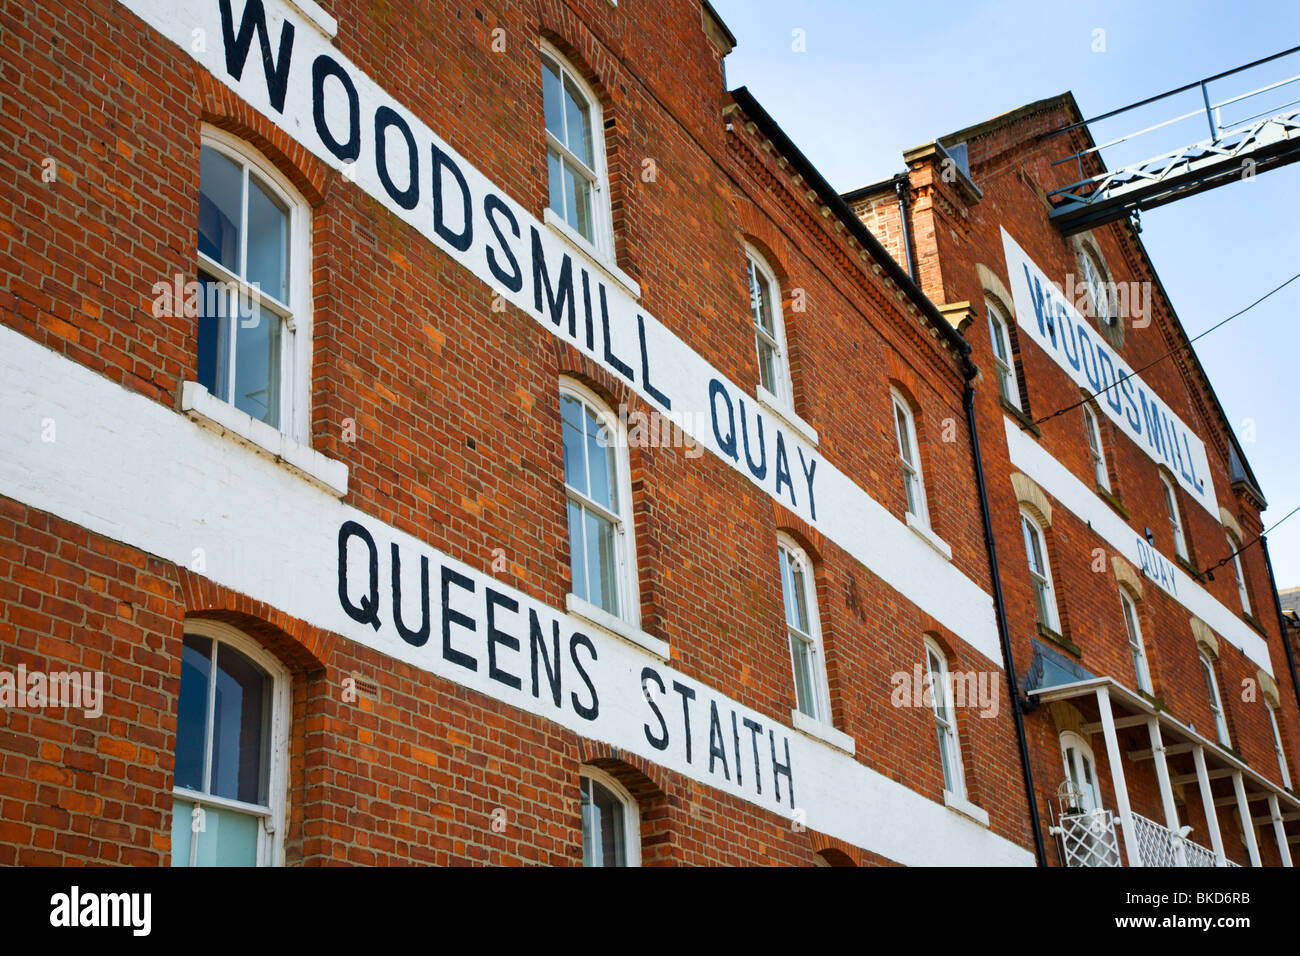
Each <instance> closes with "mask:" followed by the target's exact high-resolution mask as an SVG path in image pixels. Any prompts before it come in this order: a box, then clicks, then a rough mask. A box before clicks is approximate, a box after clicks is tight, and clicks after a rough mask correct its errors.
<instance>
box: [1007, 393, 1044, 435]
mask: <svg viewBox="0 0 1300 956" xmlns="http://www.w3.org/2000/svg"><path fill="white" fill-rule="evenodd" d="M998 401H1000V402H1001V403H1002V410H1003V411H1004V412H1006V413H1007V414H1008V415H1010V416H1011V417H1012V418H1014V419H1015V420H1016V424H1017V425H1019V426H1020V427H1021V429H1022V430H1024V431H1027V432H1029V434H1031V435H1033V436H1034V437H1035V438H1042V437H1043V430H1042V429H1041V428H1039V427H1038V426H1037V425H1035V424H1034V420H1033V419H1032V418H1030V417H1029V416H1028V415H1026V414H1025V413H1024V412H1022V411H1021V410H1020V409H1019V408H1017V407H1016V406H1014V405H1012V404H1011V403H1010V402H1008V401H1007V400H1006V399H1005V398H1003V397H1002V396H1001V395H999V396H998Z"/></svg>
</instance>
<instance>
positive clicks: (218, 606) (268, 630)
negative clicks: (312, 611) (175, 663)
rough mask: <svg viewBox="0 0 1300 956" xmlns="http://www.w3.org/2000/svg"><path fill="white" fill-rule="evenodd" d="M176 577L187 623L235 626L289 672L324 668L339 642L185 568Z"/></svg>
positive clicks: (319, 630) (336, 638)
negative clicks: (199, 621)
mask: <svg viewBox="0 0 1300 956" xmlns="http://www.w3.org/2000/svg"><path fill="white" fill-rule="evenodd" d="M179 577H180V582H179V583H180V589H181V595H182V598H183V601H184V606H185V617H186V619H187V620H191V619H203V620H210V621H221V622H223V623H226V624H229V625H231V626H232V627H236V628H238V629H239V630H240V631H242V632H243V633H245V634H247V635H248V636H249V637H250V638H252V639H253V640H255V641H257V642H258V643H259V644H261V645H262V646H263V647H265V648H266V649H267V650H268V651H270V652H271V653H272V654H274V655H275V656H276V657H277V658H278V659H279V660H280V661H281V662H282V663H283V664H284V665H285V666H286V667H287V668H288V669H289V670H290V671H291V672H295V673H298V672H301V673H311V672H314V671H322V670H324V669H325V667H326V662H327V661H329V660H330V658H331V656H332V654H333V651H334V645H335V643H336V641H337V640H339V638H338V636H337V635H335V634H334V633H332V632H330V631H326V630H324V629H323V628H319V627H316V626H314V625H311V624H308V623H306V622H305V621H302V620H299V619H298V618H293V617H290V616H289V615H288V614H286V613H285V612H284V611H281V610H279V609H278V608H274V607H272V606H271V605H269V604H266V603H265V602H263V601H257V600H254V599H253V598H250V597H249V596H248V595H246V594H240V593H238V592H236V591H232V590H230V589H229V588H226V587H222V586H221V585H219V584H216V583H215V582H213V581H212V580H210V579H209V578H206V577H203V576H202V575H200V574H197V573H196V572H193V571H190V570H189V569H188V568H181V569H180V575H179Z"/></svg>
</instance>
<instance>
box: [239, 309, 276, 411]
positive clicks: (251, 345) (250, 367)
mask: <svg viewBox="0 0 1300 956" xmlns="http://www.w3.org/2000/svg"><path fill="white" fill-rule="evenodd" d="M254 309H255V310H256V311H255V312H254V314H253V316H252V317H251V318H247V319H245V318H240V319H239V326H238V328H236V329H235V394H234V402H235V407H236V408H238V409H239V410H240V411H244V412H247V413H248V414H249V415H252V416H253V418H255V419H257V420H258V421H259V422H266V423H267V424H268V425H271V426H274V427H276V428H278V427H279V426H280V318H279V316H276V315H275V314H273V313H271V312H267V311H265V310H261V309H258V308H257V306H256V305H254Z"/></svg>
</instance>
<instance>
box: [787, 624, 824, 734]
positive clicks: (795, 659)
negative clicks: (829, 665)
mask: <svg viewBox="0 0 1300 956" xmlns="http://www.w3.org/2000/svg"><path fill="white" fill-rule="evenodd" d="M790 655H791V659H792V663H793V664H794V697H795V704H796V705H797V706H798V708H799V710H801V711H802V712H803V713H805V714H807V715H808V716H809V717H814V718H815V717H816V716H817V704H816V698H815V697H814V696H813V662H812V654H810V653H809V648H808V644H807V643H806V642H805V641H802V640H800V639H799V638H798V637H795V636H794V635H793V634H792V635H790Z"/></svg>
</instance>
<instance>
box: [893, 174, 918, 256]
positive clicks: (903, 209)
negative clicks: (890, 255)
mask: <svg viewBox="0 0 1300 956" xmlns="http://www.w3.org/2000/svg"><path fill="white" fill-rule="evenodd" d="M911 185H912V184H911V182H910V180H909V179H908V176H907V173H899V174H898V175H897V176H895V177H894V194H895V195H897V196H898V221H899V224H900V225H901V226H902V229H901V230H900V231H901V232H902V234H903V264H904V265H906V266H907V276H908V278H910V279H911V280H912V281H913V282H915V281H916V266H915V265H913V264H912V223H911V222H910V221H909V220H908V218H907V191H908V189H909V188H911Z"/></svg>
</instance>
